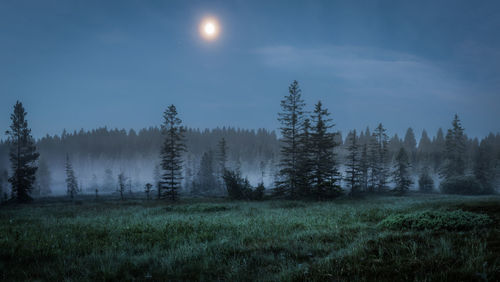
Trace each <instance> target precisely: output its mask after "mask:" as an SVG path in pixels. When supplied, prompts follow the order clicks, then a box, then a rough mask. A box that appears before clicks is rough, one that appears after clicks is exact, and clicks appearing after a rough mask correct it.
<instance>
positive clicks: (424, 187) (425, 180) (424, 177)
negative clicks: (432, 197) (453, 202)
mask: <svg viewBox="0 0 500 282" xmlns="http://www.w3.org/2000/svg"><path fill="white" fill-rule="evenodd" d="M418 190H420V192H424V193H429V192H432V191H433V190H434V180H433V179H432V177H431V175H430V173H429V167H427V166H424V167H423V168H422V171H421V172H420V175H419V177H418Z"/></svg>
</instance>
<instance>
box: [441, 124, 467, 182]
mask: <svg viewBox="0 0 500 282" xmlns="http://www.w3.org/2000/svg"><path fill="white" fill-rule="evenodd" d="M444 157H445V162H444V164H443V167H442V168H441V171H440V175H441V176H442V177H444V178H445V179H449V178H451V177H454V176H461V175H464V173H465V136H464V128H463V127H462V124H461V122H460V119H459V118H458V115H455V117H454V119H453V122H452V128H450V129H448V133H447V134H446V139H445V152H444Z"/></svg>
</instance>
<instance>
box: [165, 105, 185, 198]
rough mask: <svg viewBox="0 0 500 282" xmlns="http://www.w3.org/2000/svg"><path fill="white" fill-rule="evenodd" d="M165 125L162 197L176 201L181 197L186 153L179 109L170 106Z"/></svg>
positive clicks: (166, 112) (166, 113)
mask: <svg viewBox="0 0 500 282" xmlns="http://www.w3.org/2000/svg"><path fill="white" fill-rule="evenodd" d="M163 118H164V123H163V125H162V130H163V132H164V134H165V141H164V143H163V147H162V150H161V167H162V170H163V171H162V176H161V178H162V180H161V189H162V190H163V191H164V192H163V193H162V195H161V197H166V198H169V199H170V200H172V201H175V200H177V199H178V197H179V192H178V190H179V189H180V188H181V184H182V178H183V177H182V154H183V152H185V151H186V146H185V144H184V132H185V129H184V127H182V126H181V124H182V121H181V119H180V118H179V117H178V116H177V109H176V108H175V106H174V105H170V106H169V107H168V109H167V110H166V111H165V113H164V114H163Z"/></svg>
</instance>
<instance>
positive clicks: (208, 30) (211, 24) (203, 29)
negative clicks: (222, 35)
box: [200, 17, 220, 41]
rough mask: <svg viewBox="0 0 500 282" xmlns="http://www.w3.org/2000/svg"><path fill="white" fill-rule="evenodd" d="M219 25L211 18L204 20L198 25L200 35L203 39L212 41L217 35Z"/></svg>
mask: <svg viewBox="0 0 500 282" xmlns="http://www.w3.org/2000/svg"><path fill="white" fill-rule="evenodd" d="M219 30H220V27H219V23H218V22H217V20H216V19H215V18H213V17H210V18H205V19H203V20H202V21H201V24H200V34H201V37H203V39H205V40H208V41H212V40H214V39H216V38H217V36H218V35H219Z"/></svg>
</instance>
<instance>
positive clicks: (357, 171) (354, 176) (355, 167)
mask: <svg viewBox="0 0 500 282" xmlns="http://www.w3.org/2000/svg"><path fill="white" fill-rule="evenodd" d="M346 142H347V159H346V178H345V179H346V181H347V185H348V186H349V188H350V189H351V195H354V194H356V193H357V192H359V190H360V187H361V177H362V173H361V164H360V155H359V146H358V137H357V135H356V130H354V131H353V132H349V134H348V135H347V141H346Z"/></svg>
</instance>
